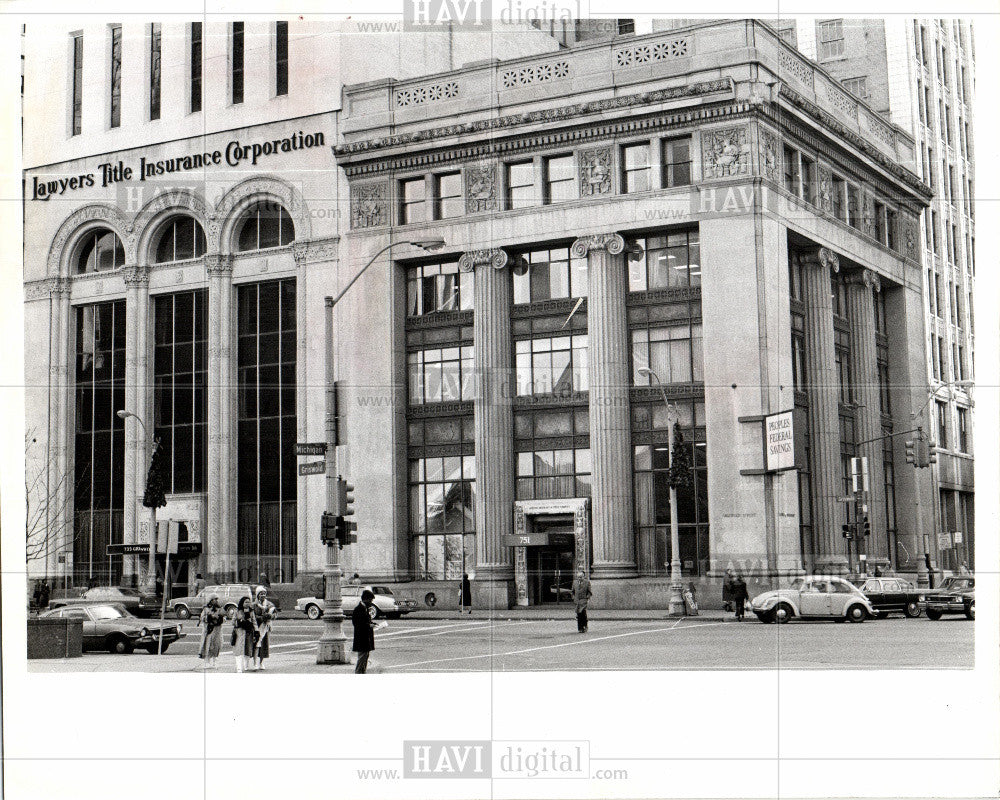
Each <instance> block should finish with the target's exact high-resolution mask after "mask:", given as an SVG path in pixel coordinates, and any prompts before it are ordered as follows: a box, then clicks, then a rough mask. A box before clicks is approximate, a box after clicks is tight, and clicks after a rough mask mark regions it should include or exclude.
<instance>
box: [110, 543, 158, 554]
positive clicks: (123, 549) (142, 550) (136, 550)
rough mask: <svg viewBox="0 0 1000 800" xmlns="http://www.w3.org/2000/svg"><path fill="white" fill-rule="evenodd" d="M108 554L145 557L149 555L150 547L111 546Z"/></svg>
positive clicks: (140, 545)
mask: <svg viewBox="0 0 1000 800" xmlns="http://www.w3.org/2000/svg"><path fill="white" fill-rule="evenodd" d="M107 552H108V555H109V556H138V555H143V556H144V555H148V554H149V545H148V544H109V545H108V550H107Z"/></svg>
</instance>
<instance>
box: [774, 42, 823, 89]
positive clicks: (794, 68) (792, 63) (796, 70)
mask: <svg viewBox="0 0 1000 800" xmlns="http://www.w3.org/2000/svg"><path fill="white" fill-rule="evenodd" d="M778 72H779V74H780V76H781V77H782V78H785V77H792V78H794V79H795V80H797V81H798V82H799V83H801V84H802V85H803V86H805V87H806V88H807V89H812V88H813V75H814V73H813V69H812V67H810V66H809V65H808V64H807V63H806V62H805V61H803V60H802V59H801V58H798V57H797V56H796V55H795V54H794V53H790V52H788V51H787V50H784V49H781V50H779V51H778Z"/></svg>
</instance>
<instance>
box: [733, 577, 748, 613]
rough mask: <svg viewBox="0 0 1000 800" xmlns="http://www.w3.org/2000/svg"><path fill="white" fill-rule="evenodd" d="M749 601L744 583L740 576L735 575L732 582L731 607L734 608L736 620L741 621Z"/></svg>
mask: <svg viewBox="0 0 1000 800" xmlns="http://www.w3.org/2000/svg"><path fill="white" fill-rule="evenodd" d="M749 599H750V592H748V591H747V584H746V581H744V580H743V576H742V575H737V576H736V580H734V581H733V605H734V606H736V619H743V613H744V611H745V610H746V603H747V600H749Z"/></svg>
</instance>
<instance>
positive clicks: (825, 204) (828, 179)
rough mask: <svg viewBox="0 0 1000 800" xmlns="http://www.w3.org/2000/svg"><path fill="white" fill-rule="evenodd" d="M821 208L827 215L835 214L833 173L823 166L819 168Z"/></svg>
mask: <svg viewBox="0 0 1000 800" xmlns="http://www.w3.org/2000/svg"><path fill="white" fill-rule="evenodd" d="M819 207H820V208H821V209H823V211H825V212H826V213H827V214H832V213H833V171H832V170H831V169H830V168H829V167H824V166H823V165H822V164H821V165H820V167H819Z"/></svg>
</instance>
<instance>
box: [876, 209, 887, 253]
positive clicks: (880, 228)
mask: <svg viewBox="0 0 1000 800" xmlns="http://www.w3.org/2000/svg"><path fill="white" fill-rule="evenodd" d="M875 238H876V239H877V240H878V241H879V242H880V243H881V244H885V243H886V236H885V205H884V204H883V203H880V202H878V201H877V200H876V201H875Z"/></svg>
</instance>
